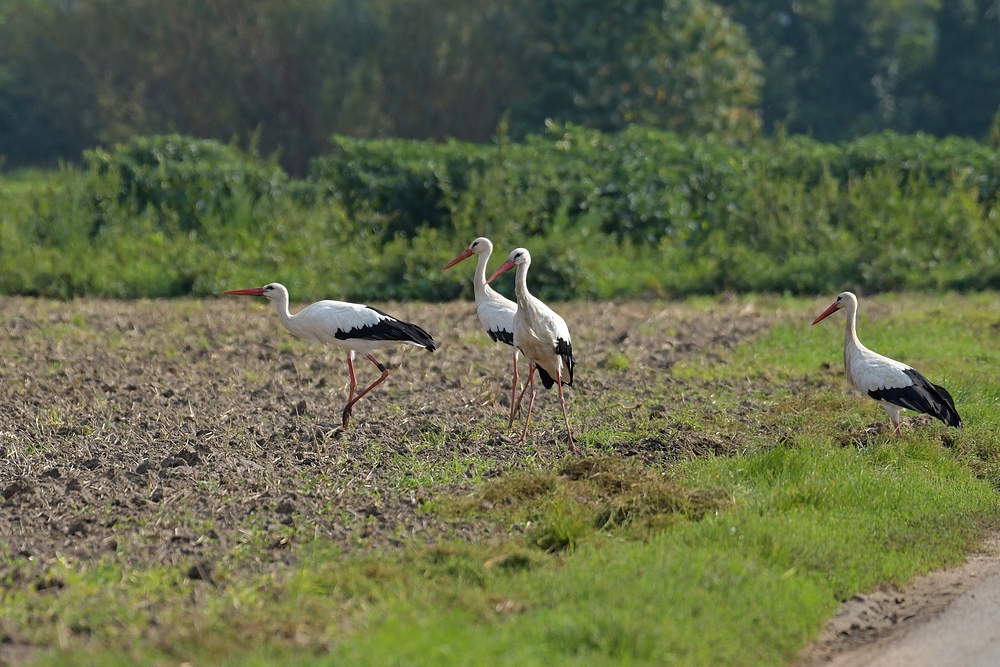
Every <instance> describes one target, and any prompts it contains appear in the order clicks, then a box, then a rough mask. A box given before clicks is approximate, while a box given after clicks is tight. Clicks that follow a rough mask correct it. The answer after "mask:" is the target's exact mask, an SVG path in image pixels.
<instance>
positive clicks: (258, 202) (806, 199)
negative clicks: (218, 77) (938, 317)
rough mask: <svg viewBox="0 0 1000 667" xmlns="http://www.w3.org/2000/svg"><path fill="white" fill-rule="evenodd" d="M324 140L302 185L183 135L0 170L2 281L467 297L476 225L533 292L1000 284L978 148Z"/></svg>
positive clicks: (869, 141) (539, 139) (995, 223)
mask: <svg viewBox="0 0 1000 667" xmlns="http://www.w3.org/2000/svg"><path fill="white" fill-rule="evenodd" d="M332 143H333V149H332V151H331V153H330V154H329V155H326V156H323V157H321V158H317V159H315V160H314V161H313V163H312V165H311V169H310V175H309V178H308V179H306V180H301V181H300V180H295V179H291V178H289V177H288V176H287V175H285V174H284V172H282V171H281V169H280V168H279V167H277V166H276V164H275V163H274V162H273V161H270V160H263V159H261V158H259V157H257V156H256V155H253V154H247V153H243V152H241V151H239V150H238V149H236V148H234V147H232V146H226V145H223V144H219V143H217V142H211V141H203V140H197V139H192V138H188V137H179V136H167V137H150V138H140V139H136V140H134V141H132V142H129V143H127V144H123V145H119V146H116V147H114V148H112V149H109V150H106V151H105V150H96V149H95V150H94V151H88V152H87V153H86V155H85V157H86V161H87V165H88V168H87V170H85V171H81V170H78V169H74V168H71V167H66V168H64V169H63V170H61V171H60V172H59V173H57V174H52V173H49V174H34V175H22V176H21V177H20V178H18V179H16V180H8V181H0V224H2V225H3V232H4V235H3V240H2V242H0V243H2V245H0V259H2V260H3V262H4V264H3V265H4V269H3V272H2V274H0V290H3V291H5V292H8V293H24V294H44V295H53V296H63V297H68V296H75V295H79V294H103V295H109V296H169V295H178V294H203V295H204V294H214V293H218V292H219V291H221V290H222V289H224V288H226V287H228V286H230V285H232V284H235V283H241V284H242V283H244V282H247V281H250V282H249V283H248V284H256V283H261V284H262V283H263V282H266V281H269V280H282V281H283V282H285V283H286V284H288V285H289V287H290V288H292V291H293V296H296V297H298V298H303V299H305V298H311V297H319V296H330V295H334V294H336V295H341V296H343V297H346V298H358V299H370V300H378V299H425V300H440V299H450V298H455V297H456V296H460V295H466V296H468V295H470V294H471V290H470V288H469V280H468V273H469V272H468V271H463V270H461V269H458V270H452V271H449V272H446V273H443V274H442V273H441V271H440V267H441V266H443V264H444V263H445V262H446V261H447V260H448V259H450V258H451V257H453V256H454V255H455V254H456V253H457V252H458V251H459V250H460V249H461V248H463V247H464V246H465V245H467V244H468V242H469V241H470V240H471V239H472V238H474V237H475V236H477V235H480V234H485V235H488V236H490V237H491V238H492V239H493V240H494V243H495V245H496V247H497V252H498V254H499V253H502V254H506V253H507V252H508V251H509V250H510V249H512V248H514V247H516V246H521V245H523V246H525V247H528V248H529V249H530V250H531V251H532V253H533V255H534V257H535V261H534V263H533V264H532V272H531V279H530V280H531V283H532V286H533V288H534V289H535V290H536V291H537V292H538V293H539V294H541V295H542V296H543V297H545V298H556V299H569V298H613V297H637V296H671V295H683V294H691V293H713V292H719V291H723V290H738V291H747V290H756V291H780V292H791V293H820V292H831V291H840V290H842V289H855V290H859V291H869V292H870V291H878V290H888V289H960V290H961V289H983V288H988V287H994V288H995V287H1000V258H998V256H997V248H998V247H1000V204H998V199H1000V153H998V151H997V150H996V149H995V148H993V147H990V146H986V145H984V144H980V143H976V142H973V141H968V140H960V139H944V140H939V139H934V138H932V137H928V136H922V135H916V136H903V135H896V134H891V133H886V134H880V135H872V136H867V137H862V138H860V139H858V140H856V141H853V142H850V143H846V144H824V143H820V142H816V141H813V140H811V139H808V138H805V137H791V138H785V137H778V138H775V139H768V140H760V141H757V142H753V143H751V144H748V145H734V144H730V143H727V142H724V141H720V140H717V139H713V138H699V139H695V138H686V137H680V136H677V135H673V134H669V133H663V132H658V131H653V130H649V129H644V128H639V127H631V128H629V129H627V130H626V131H624V132H621V133H618V134H613V135H612V134H602V133H599V132H596V131H593V130H587V129H583V128H579V127H573V126H556V125H553V126H551V127H550V128H549V130H548V132H546V133H545V134H543V135H538V136H532V137H529V138H528V139H526V140H525V141H524V142H521V143H511V142H508V141H507V140H506V138H505V137H504V135H503V133H502V132H501V133H500V136H499V138H498V140H497V141H496V142H495V143H494V144H492V145H475V144H464V143H460V142H455V141H451V142H447V143H431V142H415V141H405V140H392V139H380V140H364V139H354V138H347V137H334V138H333V140H332ZM495 262H496V263H499V259H497V260H495ZM498 282H500V283H501V285H500V288H501V289H502V290H506V291H508V292H509V291H510V287H509V285H507V284H506V282H503V281H498Z"/></svg>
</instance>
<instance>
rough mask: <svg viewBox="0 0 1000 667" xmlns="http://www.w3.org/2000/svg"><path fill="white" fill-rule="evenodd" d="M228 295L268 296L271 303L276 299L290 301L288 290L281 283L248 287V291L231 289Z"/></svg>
mask: <svg viewBox="0 0 1000 667" xmlns="http://www.w3.org/2000/svg"><path fill="white" fill-rule="evenodd" d="M226 294H232V295H234V296H266V297H267V298H268V299H270V300H271V301H274V300H275V299H281V298H285V299H286V300H287V299H288V290H286V289H285V286H284V285H282V284H281V283H268V284H266V285H264V286H263V287H248V288H247V289H231V290H229V291H227V292H226Z"/></svg>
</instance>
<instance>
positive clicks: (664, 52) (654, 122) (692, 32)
mask: <svg viewBox="0 0 1000 667" xmlns="http://www.w3.org/2000/svg"><path fill="white" fill-rule="evenodd" d="M539 8H540V9H539V27H540V36H539V53H538V56H537V66H536V72H537V75H536V76H535V78H534V80H533V90H532V93H533V96H532V97H530V98H528V100H527V102H528V104H527V105H526V106H522V107H521V108H519V109H518V113H516V114H515V119H514V120H515V123H516V124H520V125H521V126H522V127H523V126H528V127H531V126H537V125H538V123H539V121H540V120H541V119H543V118H544V117H552V118H555V119H557V120H562V121H571V122H574V123H580V124H583V125H587V126H590V127H595V128H598V129H602V130H608V131H613V130H618V129H621V128H622V127H625V126H626V125H628V124H629V123H640V124H645V125H650V126H654V127H659V128H663V129H669V130H676V131H679V132H712V131H714V132H719V133H722V134H725V135H730V136H731V135H737V136H748V135H750V134H752V133H753V132H754V131H756V129H757V126H758V124H759V121H758V119H757V115H756V113H755V111H754V108H755V106H756V104H757V102H758V90H759V85H760V80H759V77H758V70H759V68H760V63H759V61H758V59H757V57H756V55H755V54H754V52H753V50H752V49H751V47H750V43H749V40H748V39H747V37H746V35H745V33H744V31H743V29H742V27H741V26H739V25H738V24H736V23H734V22H733V21H731V20H730V19H729V18H728V16H727V15H726V14H725V13H724V12H723V11H721V9H720V8H719V7H718V6H717V5H715V4H713V3H710V2H705V1H703V0H544V1H543V2H540V3H539Z"/></svg>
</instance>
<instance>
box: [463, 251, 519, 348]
mask: <svg viewBox="0 0 1000 667" xmlns="http://www.w3.org/2000/svg"><path fill="white" fill-rule="evenodd" d="M473 246H476V248H475V249H474V250H473V252H474V253H476V254H478V255H479V258H478V259H477V260H476V273H475V276H474V277H473V280H472V288H473V290H474V291H475V294H476V314H477V315H479V321H480V322H481V323H482V325H483V328H484V329H486V333H488V334H489V336H490V338H492V339H493V340H495V341H497V342H501V343H506V344H507V345H514V313H516V312H517V304H516V303H514V302H513V301H511V300H510V299H508V298H507V297H505V296H503V295H502V294H500V293H498V292H497V291H496V290H495V289H493V288H492V287H490V286H489V285H488V284H487V283H486V263H487V262H489V261H490V255H491V254H493V243H491V242H490V240H489V239H488V238H485V237H479V238H478V239H476V240H475V241H473ZM470 249H472V246H470Z"/></svg>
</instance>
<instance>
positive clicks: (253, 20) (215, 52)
mask: <svg viewBox="0 0 1000 667" xmlns="http://www.w3.org/2000/svg"><path fill="white" fill-rule="evenodd" d="M580 28H584V29H583V30H582V31H581V30H580ZM0 63H3V66H2V68H0V154H6V155H8V156H9V158H10V162H11V164H15V165H16V164H24V163H37V162H39V161H42V160H45V159H49V160H51V159H53V158H55V157H75V156H76V155H78V154H79V152H80V150H82V149H83V148H86V147H89V146H93V145H94V144H97V143H101V144H104V145H108V144H111V143H114V142H119V141H127V140H129V139H130V138H131V137H133V136H135V135H140V134H156V133H166V132H174V131H180V132H183V133H185V134H190V135H194V136H200V137H213V138H217V139H220V140H223V141H229V140H230V139H232V138H234V137H236V138H238V139H240V140H246V138H247V137H249V136H250V135H251V134H253V133H254V132H255V131H258V130H259V132H260V146H261V149H262V150H264V151H267V152H270V151H273V150H276V149H280V150H281V160H282V162H283V164H284V165H285V166H286V167H288V168H289V169H291V170H292V171H293V172H296V173H303V172H304V170H305V166H306V162H307V160H308V158H309V157H311V156H313V155H316V154H319V153H322V152H324V151H325V150H326V148H327V140H328V137H329V136H330V135H331V134H333V133H334V132H336V133H341V134H349V135H355V136H398V137H409V138H420V139H424V138H433V139H444V138H447V137H455V138H459V139H463V140H470V141H486V140H488V139H489V138H490V137H491V136H492V135H493V133H494V131H495V128H496V126H497V123H498V121H499V119H500V118H501V116H502V115H503V114H504V112H506V111H507V110H512V111H513V118H512V126H513V127H514V128H515V130H516V131H517V132H518V133H524V132H528V131H539V130H541V129H542V123H543V122H544V120H545V119H547V118H555V119H557V120H561V121H572V122H580V123H585V124H591V125H593V126H595V127H603V128H614V127H621V126H623V125H624V124H626V123H628V122H632V121H639V122H643V123H648V124H651V125H655V126H658V127H662V128H668V129H676V130H681V131H707V130H712V131H717V132H721V133H729V134H747V133H749V132H752V131H753V130H754V127H755V118H756V117H755V115H754V113H753V111H752V107H753V105H754V103H755V101H756V91H757V80H756V78H755V76H756V74H755V72H756V67H757V62H756V60H755V58H754V56H753V54H752V51H751V49H750V46H749V43H748V42H747V40H746V39H745V37H744V36H743V31H742V29H741V28H740V27H739V26H737V25H736V24H734V23H732V22H731V21H729V20H728V19H727V18H726V17H725V15H724V14H723V13H722V12H721V10H720V9H719V8H718V7H717V6H715V5H712V4H711V3H709V2H708V0H621V1H616V2H615V3H613V4H612V5H610V6H609V5H606V4H605V3H598V2H593V1H591V0H547V1H546V2H541V3H538V2H530V1H528V0H514V1H513V2H507V1H503V2H502V1H501V0H433V1H432V0H372V1H370V2H363V1H362V0H282V1H279V0H77V1H76V2H72V3H62V2H54V1H53V0H8V2H6V3H5V4H4V7H3V9H0ZM570 70H573V71H576V72H578V74H579V75H577V74H570Z"/></svg>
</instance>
